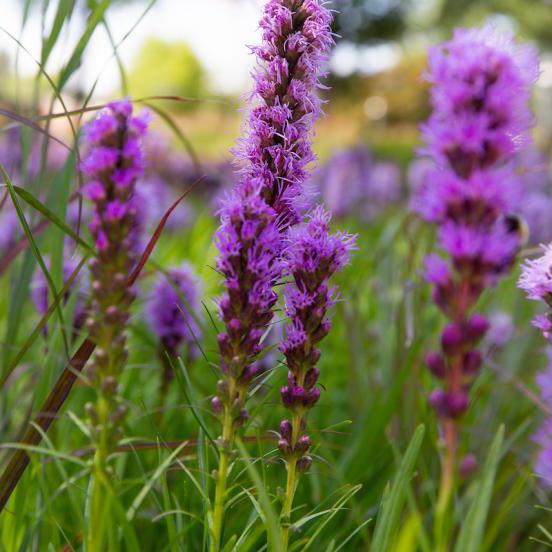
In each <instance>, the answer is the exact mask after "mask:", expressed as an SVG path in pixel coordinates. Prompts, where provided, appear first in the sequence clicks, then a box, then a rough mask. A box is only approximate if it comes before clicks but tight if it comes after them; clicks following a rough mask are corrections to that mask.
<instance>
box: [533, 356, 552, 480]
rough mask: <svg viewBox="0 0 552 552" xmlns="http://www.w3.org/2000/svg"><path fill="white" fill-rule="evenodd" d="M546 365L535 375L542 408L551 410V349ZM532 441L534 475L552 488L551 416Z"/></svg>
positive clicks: (548, 416)
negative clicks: (535, 447)
mask: <svg viewBox="0 0 552 552" xmlns="http://www.w3.org/2000/svg"><path fill="white" fill-rule="evenodd" d="M546 354H547V357H548V364H547V367H546V369H545V370H544V371H543V372H541V373H540V374H538V375H537V377H536V381H537V385H538V386H539V392H540V397H541V399H542V402H543V404H544V406H545V407H546V408H547V409H548V410H552V348H551V347H550V346H548V347H547V348H546ZM533 441H534V442H535V443H536V444H537V445H538V447H539V451H538V455H537V458H536V461H535V466H534V468H535V473H536V474H537V476H538V477H539V478H541V481H542V484H543V486H544V487H546V488H547V489H551V488H552V416H551V415H550V414H548V415H547V417H546V419H545V420H544V422H543V423H542V424H541V426H540V428H539V429H538V430H537V431H536V433H535V434H534V435H533Z"/></svg>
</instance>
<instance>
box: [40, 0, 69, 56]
mask: <svg viewBox="0 0 552 552" xmlns="http://www.w3.org/2000/svg"><path fill="white" fill-rule="evenodd" d="M74 7H75V0H59V4H58V7H57V11H56V15H55V16H54V21H53V23H52V29H51V31H50V34H49V36H48V38H45V39H44V40H43V42H42V53H41V58H40V63H41V64H42V65H45V64H46V62H47V61H48V58H49V57H50V54H51V53H52V49H53V47H54V46H55V44H56V42H57V39H58V37H59V33H60V32H61V29H62V28H63V24H64V23H65V21H66V20H68V19H69V18H70V17H71V14H72V13H73V8H74Z"/></svg>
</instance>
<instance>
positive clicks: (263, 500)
mask: <svg viewBox="0 0 552 552" xmlns="http://www.w3.org/2000/svg"><path fill="white" fill-rule="evenodd" d="M236 446H237V447H238V450H239V452H240V456H241V458H242V460H243V461H244V462H245V466H246V468H247V472H248V473H249V477H250V478H251V480H252V481H253V485H254V486H255V489H256V491H257V496H258V497H259V504H260V506H261V508H262V511H263V515H264V518H265V519H264V522H265V525H266V533H267V540H268V547H269V550H271V551H272V552H279V551H280V550H283V549H284V546H283V542H282V536H281V534H280V523H279V521H278V515H277V514H276V511H275V510H274V506H273V505H272V502H271V500H270V498H269V496H268V493H267V492H266V488H265V486H264V485H263V481H262V479H261V477H260V475H259V474H258V472H257V470H256V469H255V467H254V466H253V464H252V463H251V462H250V460H249V457H248V454H247V449H246V448H245V446H244V445H243V442H242V441H241V439H239V438H237V439H236Z"/></svg>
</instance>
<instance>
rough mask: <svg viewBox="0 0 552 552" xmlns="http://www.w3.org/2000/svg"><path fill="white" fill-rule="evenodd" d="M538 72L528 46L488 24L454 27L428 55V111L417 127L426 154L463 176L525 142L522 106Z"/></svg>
mask: <svg viewBox="0 0 552 552" xmlns="http://www.w3.org/2000/svg"><path fill="white" fill-rule="evenodd" d="M538 72H539V60H538V56H537V53H536V51H535V50H534V48H533V47H532V46H529V45H525V44H518V43H517V42H516V41H515V39H514V37H513V35H512V34H510V33H506V32H501V31H499V30H498V29H496V28H495V27H493V26H492V25H485V26H483V27H478V28H473V29H456V31H455V32H454V36H453V38H452V40H450V41H448V42H445V43H443V44H440V45H438V46H435V47H433V48H432V49H431V50H430V53H429V72H428V80H429V81H430V82H431V84H432V90H431V102H432V105H433V109H434V111H433V114H432V115H431V117H430V118H429V121H428V122H427V124H426V125H424V127H423V134H424V138H425V141H426V143H427V146H428V152H429V153H430V154H431V155H432V156H433V157H434V159H435V161H436V162H437V163H438V164H440V165H450V166H451V167H452V169H453V170H454V172H456V173H457V174H459V175H461V176H463V177H466V176H468V175H469V174H470V173H471V172H472V171H473V170H474V169H475V168H477V167H479V168H482V169H484V168H487V167H492V166H494V165H495V163H496V162H497V161H499V160H501V159H504V158H508V157H509V156H510V155H511V154H512V153H513V152H515V151H517V150H519V149H520V145H522V144H524V143H527V142H528V141H529V137H528V129H529V127H530V126H531V125H532V122H533V118H532V115H531V112H530V111H529V108H528V103H529V97H530V94H531V86H532V84H533V83H534V82H535V80H536V78H537V76H538Z"/></svg>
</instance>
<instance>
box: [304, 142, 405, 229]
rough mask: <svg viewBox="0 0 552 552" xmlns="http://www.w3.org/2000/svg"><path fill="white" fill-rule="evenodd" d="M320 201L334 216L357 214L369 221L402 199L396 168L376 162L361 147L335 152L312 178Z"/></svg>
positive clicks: (384, 162) (363, 147)
mask: <svg viewBox="0 0 552 552" xmlns="http://www.w3.org/2000/svg"><path fill="white" fill-rule="evenodd" d="M312 185H313V187H315V188H317V189H319V190H320V192H321V196H322V201H323V203H324V204H325V205H326V207H327V208H328V209H329V210H330V211H331V213H332V215H333V216H335V217H343V216H347V215H351V214H356V215H358V216H360V217H361V218H362V219H364V220H367V221H369V220H371V219H373V218H374V217H375V216H376V215H378V214H379V213H381V212H382V211H384V210H385V209H386V208H387V207H389V206H390V205H392V204H394V203H396V202H397V201H398V200H399V199H400V196H401V178H400V170H399V167H398V166H397V165H396V164H394V163H392V162H390V161H379V162H375V161H374V158H373V155H372V153H371V152H370V150H369V149H368V148H367V147H366V146H365V145H363V144H359V145H357V146H354V147H352V148H349V149H346V150H341V151H337V152H336V153H335V154H334V155H332V156H331V157H330V158H329V159H328V161H326V163H325V164H324V165H323V166H322V167H320V168H319V169H318V170H317V171H316V172H315V173H314V174H313V178H312Z"/></svg>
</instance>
